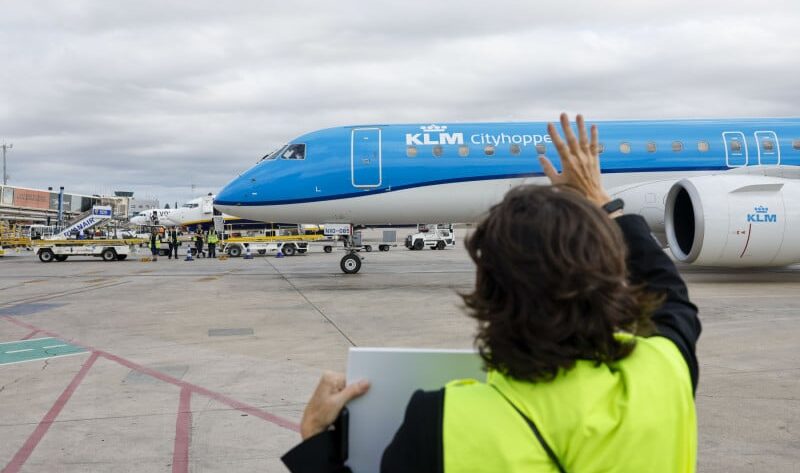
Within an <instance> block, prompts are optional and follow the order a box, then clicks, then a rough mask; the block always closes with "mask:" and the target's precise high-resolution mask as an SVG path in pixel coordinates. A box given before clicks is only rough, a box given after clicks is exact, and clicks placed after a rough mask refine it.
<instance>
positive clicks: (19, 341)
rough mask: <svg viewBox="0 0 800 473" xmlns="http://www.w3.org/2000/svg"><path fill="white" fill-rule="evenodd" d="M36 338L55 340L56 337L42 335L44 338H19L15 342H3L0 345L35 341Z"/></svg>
mask: <svg viewBox="0 0 800 473" xmlns="http://www.w3.org/2000/svg"><path fill="white" fill-rule="evenodd" d="M36 340H55V338H54V337H42V338H29V339H27V340H17V341H15V342H2V343H0V345H8V344H9V343H25V342H33V341H36Z"/></svg>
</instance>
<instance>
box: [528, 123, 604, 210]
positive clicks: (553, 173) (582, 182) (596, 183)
mask: <svg viewBox="0 0 800 473" xmlns="http://www.w3.org/2000/svg"><path fill="white" fill-rule="evenodd" d="M575 121H576V123H577V125H578V137H577V138H576V137H575V134H574V133H573V132H572V128H571V127H570V125H569V118H568V117H567V114H566V113H562V114H561V130H562V131H563V132H564V139H563V140H562V139H561V135H559V133H558V130H557V129H556V126H555V125H554V124H552V123H548V124H547V132H548V133H549V134H550V138H551V139H552V140H553V144H554V145H555V147H556V151H558V155H559V157H560V158H561V172H560V173H559V172H558V171H557V170H556V168H555V166H553V163H552V162H551V161H550V160H549V159H548V158H547V157H545V156H541V157H539V163H540V164H541V165H542V169H543V170H544V174H545V175H546V176H547V177H548V178H550V182H551V183H553V184H554V185H566V186H569V187H572V188H573V189H575V190H577V191H578V192H580V193H581V194H583V195H584V197H586V198H587V199H589V200H590V201H591V202H594V203H595V204H597V205H600V206H602V205H604V204H606V203H607V202H608V201H610V200H611V197H609V195H608V193H607V192H606V191H605V189H603V183H602V180H601V178H600V156H599V154H600V153H599V144H598V133H597V126H596V125H592V127H591V139H590V138H589V135H588V134H587V133H586V125H585V123H584V121H583V115H580V114H579V115H578V116H577V117H575ZM564 140H566V142H565V141H564Z"/></svg>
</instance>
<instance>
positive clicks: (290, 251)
mask: <svg viewBox="0 0 800 473" xmlns="http://www.w3.org/2000/svg"><path fill="white" fill-rule="evenodd" d="M281 253H283V254H284V255H285V256H294V255H295V254H296V253H297V247H296V246H294V244H292V243H289V244H288V245H283V247H282V248H281Z"/></svg>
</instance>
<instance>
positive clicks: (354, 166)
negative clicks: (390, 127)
mask: <svg viewBox="0 0 800 473" xmlns="http://www.w3.org/2000/svg"><path fill="white" fill-rule="evenodd" d="M381 172H382V170H381V129H380V128H354V129H353V131H352V132H351V134H350V176H351V182H352V183H353V186H354V187H361V188H368V187H380V185H381V181H382V180H383V175H382V173H381Z"/></svg>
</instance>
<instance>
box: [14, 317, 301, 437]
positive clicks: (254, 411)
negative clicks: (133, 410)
mask: <svg viewBox="0 0 800 473" xmlns="http://www.w3.org/2000/svg"><path fill="white" fill-rule="evenodd" d="M3 318H4V319H5V320H7V321H9V322H11V323H13V324H16V325H19V326H21V327H26V328H28V329H30V330H38V331H39V333H43V334H45V335H49V336H51V337H55V338H58V339H61V340H65V341H67V342H69V343H71V344H73V345H77V346H80V347H83V348H86V349H87V350H89V351H92V352H96V353H97V354H98V355H100V356H102V357H103V358H106V359H108V360H111V361H114V362H116V363H119V364H121V365H123V366H126V367H128V368H130V369H132V370H134V371H138V372H140V373H143V374H146V375H148V376H151V377H153V378H155V379H158V380H160V381H164V382H165V383H169V384H173V385H175V386H178V387H179V388H188V389H189V390H191V391H192V392H193V393H196V394H200V395H201V396H205V397H209V398H211V399H213V400H215V401H218V402H220V403H222V404H225V405H227V406H229V407H232V408H234V409H236V410H238V411H241V412H244V413H246V414H248V415H252V416H254V417H258V418H259V419H262V420H265V421H267V422H270V423H272V424H275V425H277V426H280V427H283V428H285V429H288V430H292V431H294V432H300V425H298V424H296V423H294V422H292V421H290V420H288V419H284V418H283V417H279V416H276V415H275V414H270V413H269V412H266V411H264V410H261V409H259V408H257V407H254V406H251V405H249V404H245V403H243V402H241V401H237V400H236V399H233V398H231V397H228V396H226V395H224V394H220V393H218V392H215V391H211V390H210V389H206V388H204V387H202V386H198V385H196V384H192V383H188V382H186V381H181V380H180V379H178V378H173V377H172V376H170V375H168V374H164V373H162V372H160V371H156V370H154V369H151V368H147V367H146V366H142V365H140V364H138V363H135V362H133V361H130V360H128V359H125V358H122V357H119V356H117V355H114V354H112V353H108V352H106V351H103V350H98V349H96V348H94V347H92V346H90V345H86V344H85V343H82V342H80V341H77V340H75V339H71V338H67V337H64V336H62V335H59V334H58V333H55V332H51V331H50V330H45V329H43V328H39V327H36V326H34V325H31V324H29V323H27V322H22V321H21V320H17V319H15V318H12V317H9V316H3Z"/></svg>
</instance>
